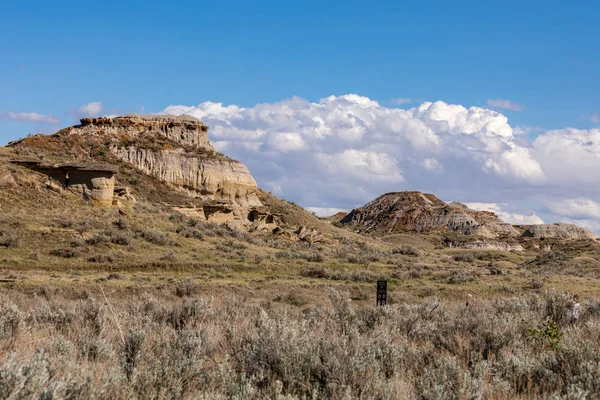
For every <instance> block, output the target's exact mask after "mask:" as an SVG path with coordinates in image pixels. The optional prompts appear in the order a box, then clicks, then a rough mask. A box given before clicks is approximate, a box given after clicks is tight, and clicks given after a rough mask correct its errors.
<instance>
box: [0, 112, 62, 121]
mask: <svg viewBox="0 0 600 400" xmlns="http://www.w3.org/2000/svg"><path fill="white" fill-rule="evenodd" d="M0 119H7V120H9V121H17V122H23V123H28V124H31V123H33V124H58V123H60V118H58V117H55V116H54V115H51V114H38V113H35V112H12V111H0Z"/></svg>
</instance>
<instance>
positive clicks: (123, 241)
mask: <svg viewBox="0 0 600 400" xmlns="http://www.w3.org/2000/svg"><path fill="white" fill-rule="evenodd" d="M132 240H133V236H132V235H131V234H130V233H129V232H114V233H113V234H112V235H111V237H110V241H111V242H113V243H114V244H118V245H121V246H128V245H130V244H131V241H132Z"/></svg>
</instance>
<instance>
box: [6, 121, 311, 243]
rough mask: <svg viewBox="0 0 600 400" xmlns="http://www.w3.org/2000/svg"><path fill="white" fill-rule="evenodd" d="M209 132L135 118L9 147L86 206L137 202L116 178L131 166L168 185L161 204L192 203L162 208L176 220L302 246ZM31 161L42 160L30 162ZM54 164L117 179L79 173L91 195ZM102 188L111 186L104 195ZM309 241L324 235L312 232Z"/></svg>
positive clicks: (86, 124) (194, 125) (192, 124)
mask: <svg viewBox="0 0 600 400" xmlns="http://www.w3.org/2000/svg"><path fill="white" fill-rule="evenodd" d="M207 132H208V127H207V126H206V125H204V124H203V123H202V121H200V120H199V119H197V118H194V117H191V116H171V115H134V114H129V115H124V116H120V117H114V118H83V119H81V123H80V124H79V125H75V126H71V127H68V128H65V129H62V130H60V131H58V132H57V133H55V134H54V135H35V136H31V137H27V138H24V139H21V140H18V141H15V142H12V143H10V144H9V147H11V148H13V149H14V150H15V152H16V153H17V154H19V155H23V156H26V157H27V159H28V160H29V161H23V162H21V165H24V166H28V167H29V168H31V169H35V170H37V171H38V172H42V173H44V174H46V175H47V176H49V178H50V179H51V180H52V181H53V182H55V184H56V187H57V188H59V189H60V188H67V186H69V188H68V189H69V190H70V191H79V192H82V193H83V194H84V197H86V198H91V199H95V200H99V201H101V202H103V203H107V204H108V203H111V202H112V201H113V200H114V202H115V204H122V202H127V201H135V197H134V196H135V193H131V192H130V190H129V188H127V187H121V186H118V187H117V188H116V189H115V180H114V177H113V175H114V173H116V172H117V170H118V165H119V164H122V163H125V164H126V165H128V166H130V167H132V168H133V169H135V170H137V171H138V172H140V173H142V174H144V175H147V176H150V177H152V178H154V179H155V180H157V181H160V182H162V183H164V184H166V185H167V187H166V188H164V189H166V190H165V195H164V196H163V198H165V199H166V198H168V197H169V194H168V193H178V194H179V195H180V197H185V198H188V199H190V200H193V201H191V202H190V203H191V205H190V204H185V205H182V204H180V203H181V202H180V203H178V204H171V203H169V200H168V199H167V200H163V201H164V202H165V203H167V204H168V205H170V206H171V207H172V208H173V209H174V210H175V211H177V212H180V213H182V214H186V215H188V216H193V217H194V218H197V219H200V220H204V221H209V222H215V223H220V224H228V225H229V226H231V227H233V228H236V229H240V230H249V231H272V232H277V233H278V234H281V233H282V232H283V233H286V232H287V233H291V234H292V235H293V236H294V237H295V238H296V239H298V240H303V237H302V235H300V234H295V233H294V232H296V230H297V229H298V226H287V225H286V224H285V223H283V221H282V219H281V218H280V216H279V215H278V213H277V212H272V211H271V210H270V209H269V207H268V206H266V205H264V204H263V202H261V200H260V198H261V197H260V196H261V192H260V189H259V188H258V186H257V184H256V181H255V180H254V178H253V177H252V175H251V174H250V171H249V170H248V168H247V167H246V166H245V165H244V164H242V163H240V162H239V161H236V160H233V159H231V158H229V157H227V156H225V155H223V154H221V153H218V152H216V151H215V149H214V147H213V145H212V144H211V143H210V140H209V138H208V133H207ZM32 155H36V156H38V158H37V159H35V158H33V159H32V157H31V156H32ZM48 156H50V157H52V158H56V159H61V160H65V161H66V160H68V162H71V163H72V162H74V160H76V162H77V163H79V165H80V166H82V165H99V164H98V161H100V160H102V161H103V162H108V164H107V165H112V166H113V168H114V171H113V172H112V175H110V177H109V178H110V179H108V180H106V179H105V180H101V179H100V178H101V177H100V176H99V174H102V173H104V172H102V171H100V170H98V168H96V170H94V171H91V170H89V168H88V170H87V171H85V172H84V168H83V167H82V168H80V169H79V170H77V176H78V178H77V179H76V180H80V179H79V175H82V176H83V174H87V175H90V174H92V175H93V174H95V175H94V177H93V178H92V179H91V180H89V179H88V181H89V182H87V181H86V184H85V185H84V186H85V187H83V186H82V185H79V184H78V185H75V186H74V183H75V182H74V181H71V182H69V181H68V178H67V180H65V178H66V177H67V176H68V175H67V174H66V173H67V170H66V169H65V168H63V167H66V166H67V164H65V165H63V166H60V167H59V166H55V167H53V168H50V167H49V166H48V165H47V162H45V161H44V162H42V161H41V159H44V158H46V157H48ZM17 161H18V160H15V162H17ZM25 164H27V165H25ZM90 168H91V167H90ZM105 172H106V171H105ZM106 173H107V172H106ZM71 174H72V173H71ZM87 175H86V176H87ZM90 176H91V175H90ZM104 183H107V184H108V185H105V186H106V187H102V188H101V187H100V186H102V184H104ZM123 183H126V182H121V184H123ZM109 186H110V187H109ZM80 189H81V190H80ZM164 189H163V190H164ZM167 192H168V193H167ZM185 203H188V202H185ZM283 225H286V227H285V229H284V226H283ZM309 236H310V237H311V238H313V237H316V236H318V235H315V234H314V232H313V233H311V235H309ZM313 239H314V238H313ZM313 241H314V240H313Z"/></svg>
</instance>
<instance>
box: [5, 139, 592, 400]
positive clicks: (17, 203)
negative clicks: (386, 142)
mask: <svg viewBox="0 0 600 400" xmlns="http://www.w3.org/2000/svg"><path fill="white" fill-rule="evenodd" d="M15 156H16V155H15V153H14V151H13V150H12V149H8V148H0V191H1V196H0V300H1V302H0V304H1V305H0V398H8V397H9V396H13V397H16V398H31V397H37V398H105V399H109V398H110V399H113V398H140V399H141V398H211V399H212V398H257V399H258V398H303V396H304V398H308V397H312V398H340V399H341V398H369V399H370V398H373V399H375V398H386V399H395V398H424V399H446V398H506V397H514V396H520V397H521V398H538V397H548V396H549V395H550V394H553V393H555V394H558V395H561V396H562V395H564V396H567V395H569V394H573V393H580V392H581V390H584V391H585V390H589V391H592V392H593V391H594V390H598V388H597V386H594V385H597V382H598V376H597V365H599V364H598V363H599V362H600V360H599V359H598V356H597V355H598V354H599V352H598V350H599V348H598V343H599V342H598V338H597V332H598V328H599V327H600V312H598V310H600V306H599V305H598V303H597V300H598V299H599V298H600V281H599V278H600V252H599V251H598V250H599V245H598V244H597V243H596V242H594V241H571V242H559V241H554V242H552V241H540V240H530V241H528V242H527V243H525V248H526V250H525V251H524V252H505V251H486V250H464V249H450V248H447V247H445V246H444V245H443V244H444V240H445V239H447V238H448V237H449V235H448V234H444V233H443V232H437V233H431V234H422V235H421V234H409V233H403V234H396V235H390V236H384V237H369V236H361V235H357V234H355V233H353V232H351V231H350V230H349V229H347V228H343V227H342V228H340V227H337V226H334V225H332V224H331V223H330V222H328V221H323V220H320V219H318V218H316V217H315V216H314V215H312V214H310V213H308V212H306V211H305V210H303V209H302V208H301V207H299V206H298V205H294V204H292V203H288V202H286V201H284V200H281V199H278V198H276V197H274V196H272V195H271V194H269V193H266V192H260V193H259V197H260V199H261V201H262V202H263V204H265V206H266V207H267V208H268V209H269V210H271V212H273V213H275V214H277V215H279V216H280V217H281V219H282V221H283V222H284V223H286V224H287V225H289V226H290V227H297V226H305V227H308V228H311V229H317V230H318V231H319V232H320V233H321V234H322V235H323V240H322V241H321V242H318V243H313V244H312V245H311V244H309V243H307V242H302V241H293V240H289V239H288V238H286V237H285V236H280V235H274V234H272V233H260V234H259V233H244V232H239V231H235V230H231V229H229V228H226V227H225V226H221V225H216V224H211V223H206V222H202V221H198V220H195V219H194V218H190V217H186V216H184V215H182V214H180V213H177V212H175V211H174V210H173V207H172V206H174V205H176V206H186V205H187V206H193V205H194V202H195V201H196V200H194V199H191V198H190V197H187V196H185V195H183V194H181V193H179V192H177V191H175V190H173V188H171V187H169V186H168V185H165V184H163V183H161V182H158V181H156V180H154V179H152V178H150V177H148V176H146V175H143V174H140V173H138V172H137V171H135V170H134V169H131V168H130V167H128V166H126V165H124V164H119V165H118V166H119V174H118V175H117V180H118V182H117V184H118V185H125V186H129V187H131V188H132V193H133V195H134V197H135V198H136V199H137V202H132V201H123V202H122V204H121V205H120V206H118V207H116V206H98V205H94V204H92V203H90V202H88V201H85V200H83V199H82V198H81V197H80V196H78V195H75V194H72V193H70V192H68V191H60V190H56V188H52V187H48V185H47V184H46V182H47V179H46V177H45V176H44V175H41V174H38V173H36V172H33V171H31V170H29V169H27V168H25V167H21V166H17V165H13V164H11V163H10V162H9V161H10V160H11V159H12V158H14V157H15ZM53 157H54V160H55V161H64V160H63V159H61V158H60V156H57V155H55V156H53ZM453 235H454V236H456V234H453ZM454 236H452V237H451V239H452V240H457V239H460V240H466V241H468V240H472V239H471V238H469V237H462V238H456V237H454ZM378 279H386V280H388V282H389V303H390V305H389V306H387V307H384V308H376V307H374V306H373V304H374V302H375V293H374V292H375V282H376V281H377V280H378ZM573 293H578V294H579V295H580V296H581V298H582V303H583V304H584V311H583V314H582V317H581V320H580V321H578V323H577V324H576V325H572V324H570V323H569V321H568V319H569V318H568V309H569V306H570V302H571V301H572V300H571V298H572V294H573ZM467 299H468V300H469V303H470V305H469V307H465V302H466V300H467ZM28 374H29V375H28ZM31 377H33V378H31ZM49 393H52V395H53V396H54V397H48V396H50V395H49ZM590 393H591V392H590ZM284 395H289V396H290V397H282V396H284ZM19 396H20V397H19ZM40 396H41V397H40ZM44 396H46V397H44ZM278 396H279V397H278ZM572 398H574V397H572Z"/></svg>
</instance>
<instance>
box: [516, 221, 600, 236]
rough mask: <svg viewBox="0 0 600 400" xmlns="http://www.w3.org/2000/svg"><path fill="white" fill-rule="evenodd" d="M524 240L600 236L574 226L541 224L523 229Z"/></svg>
mask: <svg viewBox="0 0 600 400" xmlns="http://www.w3.org/2000/svg"><path fill="white" fill-rule="evenodd" d="M523 228H524V229H525V230H524V231H523V233H522V234H521V237H522V238H540V239H542V238H543V239H546V238H556V239H575V240H583V239H597V238H598V235H596V234H595V233H594V232H592V231H591V230H589V229H586V228H583V227H581V226H577V225H573V224H563V223H556V224H540V225H528V226H524V227H523Z"/></svg>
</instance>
